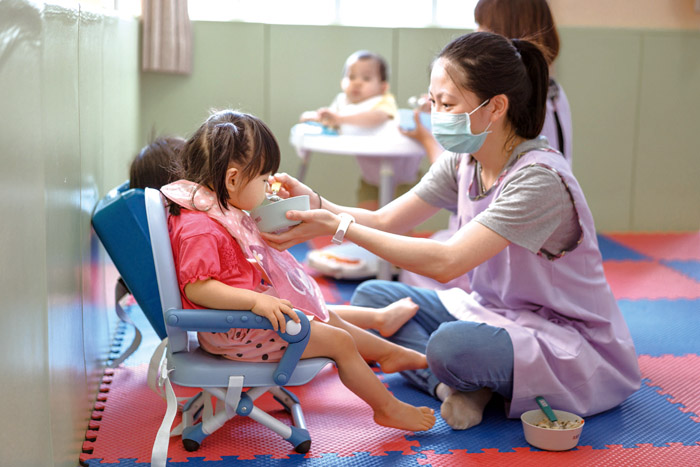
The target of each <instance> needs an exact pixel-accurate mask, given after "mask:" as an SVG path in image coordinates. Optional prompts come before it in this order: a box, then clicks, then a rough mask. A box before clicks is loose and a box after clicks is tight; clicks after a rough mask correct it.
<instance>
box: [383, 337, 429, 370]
mask: <svg viewBox="0 0 700 467" xmlns="http://www.w3.org/2000/svg"><path fill="white" fill-rule="evenodd" d="M376 362H377V363H378V364H379V366H381V367H382V371H383V372H384V373H396V372H398V371H404V370H420V369H423V368H428V360H427V359H426V358H425V355H423V354H422V353H420V352H416V351H415V350H413V349H409V348H407V347H402V346H400V345H398V344H392V345H391V350H390V351H389V352H387V354H386V355H385V356H384V357H383V358H378V359H377V360H376Z"/></svg>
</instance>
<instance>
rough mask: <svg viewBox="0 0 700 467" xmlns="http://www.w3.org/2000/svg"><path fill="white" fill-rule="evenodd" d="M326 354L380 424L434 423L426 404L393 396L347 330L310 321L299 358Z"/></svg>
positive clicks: (413, 426)
mask: <svg viewBox="0 0 700 467" xmlns="http://www.w3.org/2000/svg"><path fill="white" fill-rule="evenodd" d="M375 337H376V336H375ZM312 357H329V358H332V359H333V360H335V363H336V366H337V367H338V374H339V375H340V380H341V381H342V382H343V384H344V385H345V386H346V387H347V388H348V389H350V390H351V391H352V392H353V393H355V394H356V395H357V396H358V397H360V398H361V399H362V400H364V401H365V402H367V404H369V406H370V407H371V408H372V410H373V411H374V421H375V422H376V423H378V424H379V425H383V426H388V427H392V428H399V429H402V430H411V431H421V430H428V429H430V428H431V427H432V426H433V425H434V424H435V414H434V412H433V410H432V409H430V408H429V407H414V406H412V405H410V404H406V403H405V402H402V401H400V400H398V399H397V398H396V397H394V396H393V395H392V394H391V393H390V392H389V390H388V389H387V388H386V387H385V386H384V384H383V383H382V382H381V381H379V378H377V376H376V375H375V374H374V372H373V371H372V369H371V368H370V367H368V366H367V364H366V363H365V361H364V360H363V358H362V356H361V355H360V354H359V353H358V351H357V347H356V346H355V342H354V340H353V338H352V336H351V335H350V333H348V332H347V331H345V330H343V329H340V328H336V327H334V326H329V325H327V324H326V323H322V322H319V321H316V320H314V321H312V322H311V338H310V339H309V343H308V345H307V346H306V350H304V354H303V355H302V358H312Z"/></svg>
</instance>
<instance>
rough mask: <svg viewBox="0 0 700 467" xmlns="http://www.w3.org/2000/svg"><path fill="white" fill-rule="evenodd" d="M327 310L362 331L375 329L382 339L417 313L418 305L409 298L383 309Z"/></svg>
mask: <svg viewBox="0 0 700 467" xmlns="http://www.w3.org/2000/svg"><path fill="white" fill-rule="evenodd" d="M328 308H329V309H330V310H333V311H335V312H336V313H337V314H338V316H340V317H341V318H343V319H344V320H345V321H347V322H348V323H352V324H354V325H355V326H357V327H359V328H362V329H376V330H377V331H379V334H381V335H382V336H384V337H389V336H393V335H394V333H395V332H396V331H398V330H399V328H400V327H401V326H403V325H404V324H406V322H407V321H408V320H409V319H411V318H413V317H414V316H415V314H416V312H417V311H418V305H416V304H415V303H413V300H411V298H410V297H406V298H402V299H401V300H397V301H395V302H394V303H391V304H389V305H387V306H385V307H384V308H368V307H363V306H352V305H330V306H329V307H328Z"/></svg>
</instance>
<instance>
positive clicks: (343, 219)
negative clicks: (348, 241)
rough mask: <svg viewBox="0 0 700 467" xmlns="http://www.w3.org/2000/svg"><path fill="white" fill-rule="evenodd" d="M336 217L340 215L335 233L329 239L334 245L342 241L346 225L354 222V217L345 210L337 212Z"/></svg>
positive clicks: (348, 225)
mask: <svg viewBox="0 0 700 467" xmlns="http://www.w3.org/2000/svg"><path fill="white" fill-rule="evenodd" d="M338 217H340V224H338V230H336V231H335V235H333V238H332V239H331V241H332V242H333V243H335V244H336V245H340V244H341V243H343V238H345V233H346V232H347V231H348V227H350V224H352V223H353V222H355V218H354V217H352V216H351V215H350V214H348V213H346V212H341V213H340V214H338Z"/></svg>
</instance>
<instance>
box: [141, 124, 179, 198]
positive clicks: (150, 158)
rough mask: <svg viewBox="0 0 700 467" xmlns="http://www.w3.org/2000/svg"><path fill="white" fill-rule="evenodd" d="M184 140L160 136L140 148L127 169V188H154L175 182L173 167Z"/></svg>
mask: <svg viewBox="0 0 700 467" xmlns="http://www.w3.org/2000/svg"><path fill="white" fill-rule="evenodd" d="M184 145H185V140H184V139H183V138H180V137H177V136H160V137H157V138H154V139H153V141H152V142H150V143H148V144H147V145H146V146H144V147H143V148H141V151H139V153H138V154H137V155H136V157H134V159H133V160H132V161H131V166H130V167H129V188H155V189H159V188H160V187H162V186H163V185H167V184H168V183H170V182H173V181H175V180H176V178H175V173H174V167H175V161H176V159H177V157H178V154H179V153H180V151H181V150H182V147H183V146H184Z"/></svg>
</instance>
